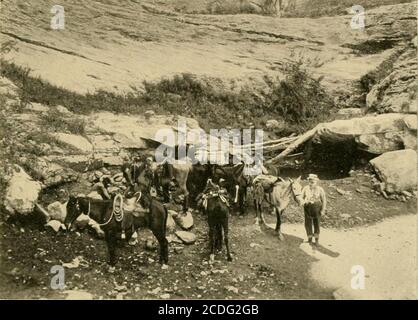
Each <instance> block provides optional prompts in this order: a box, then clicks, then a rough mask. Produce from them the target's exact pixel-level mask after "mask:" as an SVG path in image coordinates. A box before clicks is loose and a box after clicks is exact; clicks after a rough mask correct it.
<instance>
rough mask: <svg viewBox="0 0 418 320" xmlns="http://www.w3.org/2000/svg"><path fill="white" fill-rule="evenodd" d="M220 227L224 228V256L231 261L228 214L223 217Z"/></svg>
mask: <svg viewBox="0 0 418 320" xmlns="http://www.w3.org/2000/svg"><path fill="white" fill-rule="evenodd" d="M222 228H223V229H224V241H225V247H226V257H227V259H228V261H232V256H231V252H230V250H229V239H228V233H229V232H228V216H226V217H225V218H224V219H223V222H222Z"/></svg>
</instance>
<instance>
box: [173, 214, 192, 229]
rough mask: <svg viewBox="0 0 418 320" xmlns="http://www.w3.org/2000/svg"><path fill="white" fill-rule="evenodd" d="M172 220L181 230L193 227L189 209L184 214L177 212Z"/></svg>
mask: <svg viewBox="0 0 418 320" xmlns="http://www.w3.org/2000/svg"><path fill="white" fill-rule="evenodd" d="M174 220H175V222H176V223H177V225H178V226H179V227H180V228H182V229H183V230H189V229H190V228H191V227H193V216H192V214H191V212H190V211H187V212H186V214H178V215H177V216H176V217H175V218H174Z"/></svg>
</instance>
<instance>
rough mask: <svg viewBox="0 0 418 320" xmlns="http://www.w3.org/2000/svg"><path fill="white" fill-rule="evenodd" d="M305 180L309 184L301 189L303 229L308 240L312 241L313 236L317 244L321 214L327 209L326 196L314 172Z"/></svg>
mask: <svg viewBox="0 0 418 320" xmlns="http://www.w3.org/2000/svg"><path fill="white" fill-rule="evenodd" d="M307 180H308V182H309V184H308V185H307V186H305V187H304V188H303V189H302V204H303V207H304V213H305V229H306V234H307V236H308V242H309V243H312V238H315V245H318V244H319V233H320V223H321V216H323V215H324V214H325V212H326V209H327V197H326V194H325V191H324V189H323V188H322V187H320V186H319V185H318V184H319V178H318V176H317V175H316V174H309V175H308V179H307ZM312 227H313V230H312Z"/></svg>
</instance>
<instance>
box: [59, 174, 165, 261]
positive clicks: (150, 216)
mask: <svg viewBox="0 0 418 320" xmlns="http://www.w3.org/2000/svg"><path fill="white" fill-rule="evenodd" d="M143 174H145V173H143ZM135 195H136V202H137V203H138V204H140V205H141V206H142V207H143V208H145V209H148V210H147V212H145V213H143V214H140V215H138V216H131V219H129V220H128V221H129V223H127V224H126V223H124V225H125V228H124V229H125V230H124V231H125V232H126V239H127V240H128V241H129V240H130V238H131V237H132V234H133V233H134V231H135V230H136V229H138V228H139V227H146V228H149V229H150V230H151V231H152V233H153V234H154V236H155V237H156V238H157V240H158V243H159V245H160V259H159V261H160V263H162V264H167V263H168V241H167V239H166V225H167V217H168V212H167V209H166V208H165V207H164V206H163V205H162V204H161V203H160V202H158V201H157V200H154V199H153V198H152V197H151V196H150V195H149V194H148V193H146V192H142V191H139V192H137V193H136V194H135ZM120 211H121V208H120V207H117V206H115V202H114V199H112V200H96V199H91V198H86V197H74V196H71V197H70V198H69V200H68V203H67V216H66V217H65V221H64V224H65V225H66V226H67V230H69V228H70V226H71V224H72V223H73V222H74V221H75V220H76V219H77V217H78V216H80V215H81V214H82V213H84V214H86V215H88V216H89V217H90V218H91V219H93V220H95V221H96V222H97V223H98V224H99V225H100V226H101V228H102V229H103V231H104V233H105V240H106V244H107V248H108V252H109V264H110V265H111V266H112V267H113V266H114V265H115V264H116V246H117V238H118V234H120V233H121V232H122V222H121V221H118V220H119V219H118V217H119V216H120ZM127 218H128V214H126V215H125V217H124V219H127Z"/></svg>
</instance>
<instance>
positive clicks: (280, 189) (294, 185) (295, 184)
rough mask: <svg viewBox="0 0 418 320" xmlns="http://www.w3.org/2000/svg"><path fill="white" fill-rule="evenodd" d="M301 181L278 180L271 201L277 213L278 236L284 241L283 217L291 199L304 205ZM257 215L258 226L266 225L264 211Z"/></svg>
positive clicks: (276, 229) (259, 211)
mask: <svg viewBox="0 0 418 320" xmlns="http://www.w3.org/2000/svg"><path fill="white" fill-rule="evenodd" d="M300 180H301V177H299V178H297V179H296V180H292V179H290V178H289V179H287V180H281V181H280V180H278V181H277V182H275V183H274V185H273V190H272V192H271V199H270V201H271V204H272V205H273V207H274V211H275V213H276V219H277V220H276V228H275V231H276V233H277V234H278V236H279V239H280V240H283V235H282V233H281V224H282V215H283V213H284V211H285V210H286V208H287V206H288V205H289V202H290V199H291V198H292V197H293V199H294V200H295V202H296V203H297V204H298V205H301V203H302V199H301V196H302V185H301V183H300ZM256 214H257V217H256V224H257V225H260V224H263V225H264V224H265V220H264V215H263V212H262V210H257V212H256Z"/></svg>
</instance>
